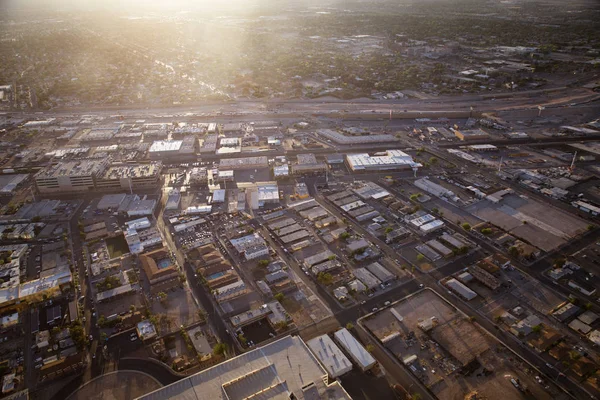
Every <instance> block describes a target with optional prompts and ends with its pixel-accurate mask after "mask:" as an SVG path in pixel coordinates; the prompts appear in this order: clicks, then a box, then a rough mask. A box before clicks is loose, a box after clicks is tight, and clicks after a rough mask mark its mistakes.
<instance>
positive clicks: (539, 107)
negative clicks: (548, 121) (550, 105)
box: [538, 106, 546, 117]
mask: <svg viewBox="0 0 600 400" xmlns="http://www.w3.org/2000/svg"><path fill="white" fill-rule="evenodd" d="M545 109H546V107H544V106H538V110H539V112H538V117H541V116H542V110H545Z"/></svg>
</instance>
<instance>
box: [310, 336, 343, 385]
mask: <svg viewBox="0 0 600 400" xmlns="http://www.w3.org/2000/svg"><path fill="white" fill-rule="evenodd" d="M306 345H307V346H308V347H309V348H310V350H311V351H312V352H313V354H314V355H315V356H316V357H317V359H318V360H319V361H320V362H321V365H323V366H324V367H325V369H326V370H327V373H328V374H329V377H330V378H333V379H335V378H337V377H339V376H342V375H344V374H346V373H348V372H350V371H352V363H351V362H350V360H349V359H348V357H346V355H345V354H344V353H343V352H342V350H340V348H339V347H338V346H337V345H336V344H335V343H334V342H333V340H331V338H330V337H329V336H328V335H321V336H318V337H316V338H314V339H311V340H309V341H308V342H306Z"/></svg>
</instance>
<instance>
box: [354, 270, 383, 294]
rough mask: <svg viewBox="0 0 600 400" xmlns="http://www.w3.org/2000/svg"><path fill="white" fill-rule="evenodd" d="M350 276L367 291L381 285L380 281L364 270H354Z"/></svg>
mask: <svg viewBox="0 0 600 400" xmlns="http://www.w3.org/2000/svg"><path fill="white" fill-rule="evenodd" d="M352 275H354V276H355V277H356V278H357V279H358V280H360V281H361V282H362V283H364V285H365V286H366V287H367V289H375V288H377V286H379V285H380V284H381V281H380V280H379V279H378V278H377V277H376V276H375V275H373V274H372V273H371V272H369V271H368V270H367V269H366V268H356V269H355V270H353V271H352Z"/></svg>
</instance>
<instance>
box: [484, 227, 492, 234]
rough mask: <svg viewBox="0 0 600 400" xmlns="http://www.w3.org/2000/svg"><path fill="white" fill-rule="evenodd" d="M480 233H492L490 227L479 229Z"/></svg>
mask: <svg viewBox="0 0 600 400" xmlns="http://www.w3.org/2000/svg"><path fill="white" fill-rule="evenodd" d="M481 233H482V234H484V235H489V234H491V233H492V228H483V229H482V230H481Z"/></svg>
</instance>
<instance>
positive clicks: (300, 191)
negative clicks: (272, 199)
mask: <svg viewBox="0 0 600 400" xmlns="http://www.w3.org/2000/svg"><path fill="white" fill-rule="evenodd" d="M294 195H295V196H296V198H297V199H300V200H304V199H307V198H308V197H309V196H310V194H309V193H308V187H307V186H306V183H304V182H298V183H296V185H295V186H294Z"/></svg>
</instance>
